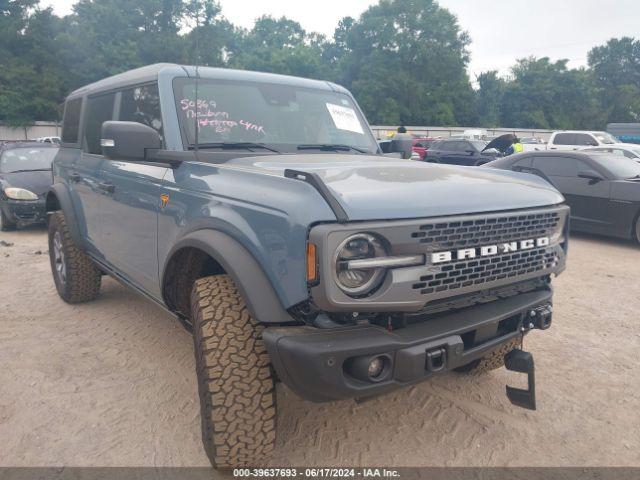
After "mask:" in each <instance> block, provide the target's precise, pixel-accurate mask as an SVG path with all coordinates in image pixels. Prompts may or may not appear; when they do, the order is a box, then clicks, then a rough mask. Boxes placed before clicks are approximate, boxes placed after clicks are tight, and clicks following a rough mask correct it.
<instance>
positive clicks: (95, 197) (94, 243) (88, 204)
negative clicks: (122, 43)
mask: <svg viewBox="0 0 640 480" xmlns="http://www.w3.org/2000/svg"><path fill="white" fill-rule="evenodd" d="M114 98H115V95H114V94H113V93H107V94H101V95H95V96H90V97H88V98H87V99H86V107H85V111H84V113H83V116H82V117H83V129H82V154H81V155H80V157H79V159H78V161H77V162H76V164H75V165H74V168H73V172H72V174H71V176H70V182H71V183H73V184H74V185H75V187H74V188H75V192H76V194H77V198H78V200H79V207H80V215H81V216H82V218H83V219H84V221H83V222H82V223H84V225H85V226H86V238H87V240H88V242H89V244H90V246H91V247H92V249H93V253H94V254H95V255H97V256H98V257H100V258H102V257H103V256H104V250H103V247H104V246H103V242H102V197H103V190H102V189H101V188H102V187H101V183H102V179H101V178H100V169H101V166H102V164H103V163H104V161H105V159H104V157H103V156H102V152H101V150H100V138H99V137H100V134H99V133H98V132H99V130H100V127H101V126H102V122H105V121H107V120H111V119H112V118H113V105H114ZM76 213H79V212H78V211H77V210H76Z"/></svg>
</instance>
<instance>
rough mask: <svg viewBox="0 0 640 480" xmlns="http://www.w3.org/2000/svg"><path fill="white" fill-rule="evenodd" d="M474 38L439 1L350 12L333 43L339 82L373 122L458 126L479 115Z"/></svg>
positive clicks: (390, 3)
mask: <svg viewBox="0 0 640 480" xmlns="http://www.w3.org/2000/svg"><path fill="white" fill-rule="evenodd" d="M468 45H469V38H468V36H467V34H466V33H465V32H462V31H461V30H460V27H459V26H458V23H457V20H456V18H455V16H453V15H452V14H451V13H450V12H449V11H448V10H446V9H444V8H441V7H440V6H439V5H438V4H437V3H436V2H435V1H432V0H410V1H401V0H381V1H380V3H379V4H377V5H374V6H372V7H370V8H369V9H368V10H367V11H365V12H364V13H363V14H362V15H361V16H360V18H359V19H358V20H357V21H354V20H353V19H350V18H345V19H343V21H342V22H341V24H340V25H339V26H338V29H337V30H336V34H335V35H334V41H333V42H332V43H331V44H330V45H329V46H328V47H327V48H326V52H327V55H328V58H329V61H330V64H331V65H332V66H333V68H332V71H333V75H334V77H335V78H336V80H337V81H339V82H340V83H343V84H344V85H345V86H346V87H348V88H350V89H351V90H352V91H353V93H354V94H355V96H356V97H357V98H358V101H359V102H360V104H361V105H362V107H363V108H364V110H365V111H366V113H367V116H368V117H369V119H370V121H372V122H375V123H383V124H397V123H403V124H407V125H410V124H413V125H421V124H422V125H456V124H472V123H475V121H476V109H475V95H474V92H473V90H472V88H471V84H470V82H469V78H468V76H467V73H466V65H467V62H468V52H467V46H468Z"/></svg>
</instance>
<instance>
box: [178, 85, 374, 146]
mask: <svg viewBox="0 0 640 480" xmlns="http://www.w3.org/2000/svg"><path fill="white" fill-rule="evenodd" d="M196 80H198V84H199V85H201V84H202V83H221V84H227V85H236V84H243V85H249V86H255V87H259V86H261V85H279V86H282V85H284V86H290V87H291V88H295V89H296V90H305V91H308V92H321V93H332V94H334V95H338V96H340V95H343V96H345V97H347V98H349V100H351V102H353V109H354V110H355V111H356V113H357V116H358V120H360V123H361V124H362V127H363V130H364V135H365V137H366V138H367V139H368V140H369V142H370V144H371V146H372V147H373V148H374V150H373V152H372V153H367V154H369V155H375V154H380V153H381V150H380V146H379V145H378V142H377V140H376V138H375V136H374V134H373V131H372V130H371V126H370V125H369V122H368V121H367V118H366V117H365V115H364V112H362V109H361V108H360V106H359V105H358V102H356V100H355V98H354V97H353V95H351V93H350V92H347V91H340V90H336V89H335V88H331V87H330V84H329V83H328V82H327V85H328V88H327V89H326V90H324V89H321V88H313V87H306V86H299V85H293V84H292V85H289V84H286V83H282V84H281V83H272V82H261V81H252V80H235V79H233V80H231V79H221V78H211V77H204V78H202V77H199V78H198V79H196V78H194V77H189V76H179V77H174V78H173V80H172V82H171V91H172V95H173V108H175V112H176V118H177V122H178V128H179V131H180V138H181V140H182V147H183V150H184V151H189V150H191V151H193V150H197V148H196V144H195V142H191V141H190V139H189V133H188V130H187V125H185V122H184V121H182V119H181V117H180V113H179V112H180V106H179V99H178V97H179V95H178V94H177V89H178V87H179V84H180V82H187V81H192V82H195V81H196ZM205 143H212V142H198V146H199V145H200V144H205ZM213 143H225V142H213ZM229 143H238V142H229ZM240 143H246V142H240ZM249 143H251V142H249ZM259 143H264V145H266V146H269V147H270V148H274V149H277V150H280V151H281V152H282V153H295V152H296V151H297V146H298V144H294V143H276V142H259ZM277 146H280V147H285V148H278V147H277ZM352 147H354V148H356V149H360V150H361V149H362V148H361V147H359V146H356V145H352Z"/></svg>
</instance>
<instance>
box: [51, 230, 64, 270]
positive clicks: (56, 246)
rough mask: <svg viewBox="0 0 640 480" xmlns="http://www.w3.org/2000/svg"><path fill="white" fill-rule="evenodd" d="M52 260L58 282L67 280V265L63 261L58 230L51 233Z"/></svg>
mask: <svg viewBox="0 0 640 480" xmlns="http://www.w3.org/2000/svg"><path fill="white" fill-rule="evenodd" d="M53 262H54V266H55V269H56V275H57V276H58V279H59V280H60V282H62V283H65V282H66V281H67V266H66V264H65V261H64V250H63V249H62V238H60V232H56V233H55V234H54V235H53Z"/></svg>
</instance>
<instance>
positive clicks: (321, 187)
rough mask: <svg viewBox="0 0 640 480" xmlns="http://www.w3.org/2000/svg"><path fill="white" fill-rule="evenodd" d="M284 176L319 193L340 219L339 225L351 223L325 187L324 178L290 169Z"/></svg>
mask: <svg viewBox="0 0 640 480" xmlns="http://www.w3.org/2000/svg"><path fill="white" fill-rule="evenodd" d="M284 176H285V177H286V178H293V179H296V180H301V181H303V182H306V183H308V184H309V185H311V186H312V187H313V188H315V189H316V190H317V191H318V193H319V194H320V195H321V196H322V198H324V200H325V202H327V205H329V207H330V208H331V210H332V211H333V214H334V215H335V216H336V218H337V219H338V223H347V222H348V221H349V216H348V215H347V212H345V211H344V208H342V205H340V202H339V201H338V199H337V198H336V197H335V196H334V195H333V194H332V193H331V191H330V190H329V188H328V187H327V186H326V185H325V183H324V182H323V181H322V178H320V176H319V175H318V174H317V173H311V172H303V171H300V170H292V169H290V168H286V169H285V170H284Z"/></svg>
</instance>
